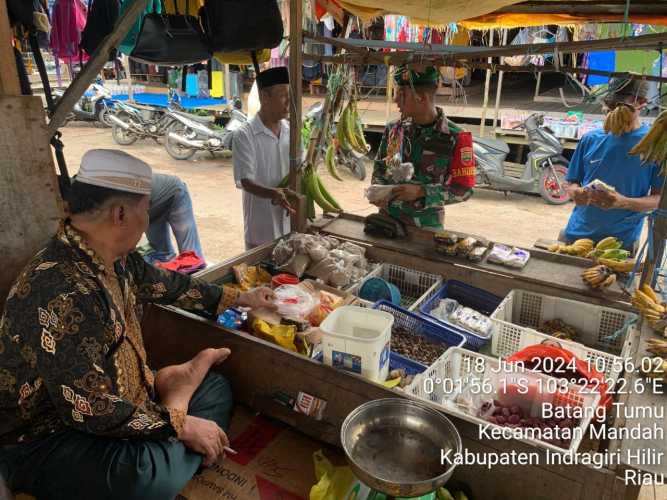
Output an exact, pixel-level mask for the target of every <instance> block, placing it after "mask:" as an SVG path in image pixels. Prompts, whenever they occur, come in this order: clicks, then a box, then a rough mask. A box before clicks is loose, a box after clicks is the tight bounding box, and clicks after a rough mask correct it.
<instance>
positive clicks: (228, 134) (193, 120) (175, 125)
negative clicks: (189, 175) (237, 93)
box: [164, 101, 248, 160]
mask: <svg viewBox="0 0 667 500" xmlns="http://www.w3.org/2000/svg"><path fill="white" fill-rule="evenodd" d="M240 108H241V106H240V101H238V102H235V106H234V108H233V109H232V110H231V111H230V112H229V119H228V120H227V121H226V123H225V125H224V126H218V125H214V124H213V123H212V120H211V117H200V116H196V115H192V114H188V113H183V112H182V111H179V110H176V109H170V110H169V112H168V115H169V117H170V118H171V120H172V121H171V123H170V125H169V127H168V129H167V133H166V137H165V141H164V147H165V149H166V150H167V153H169V155H170V156H171V157H172V158H174V159H175V160H188V159H190V158H192V156H193V155H194V154H195V153H196V152H197V151H208V152H209V153H211V155H215V153H221V152H223V151H229V150H231V149H232V133H233V132H234V130H237V129H238V128H239V127H241V125H243V124H244V123H245V122H246V121H248V117H247V116H246V114H245V113H244V112H243V111H241V109H240Z"/></svg>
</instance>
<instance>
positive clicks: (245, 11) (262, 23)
mask: <svg viewBox="0 0 667 500" xmlns="http://www.w3.org/2000/svg"><path fill="white" fill-rule="evenodd" d="M200 13H201V14H200V17H201V18H202V23H203V25H204V27H205V30H206V36H207V38H208V43H209V47H210V48H211V50H212V51H213V52H237V51H251V50H255V51H260V50H262V49H272V48H274V47H276V46H278V44H279V43H280V41H281V40H282V38H283V18H282V16H281V15H280V9H278V4H277V3H276V0H205V1H204V6H203V7H202V8H201V10H200Z"/></svg>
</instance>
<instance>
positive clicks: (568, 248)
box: [549, 238, 593, 257]
mask: <svg viewBox="0 0 667 500" xmlns="http://www.w3.org/2000/svg"><path fill="white" fill-rule="evenodd" d="M591 250H593V240H589V239H588V238H585V239H581V240H577V241H575V242H574V243H572V244H571V245H564V244H563V243H554V244H553V245H550V246H549V251H550V252H555V253H564V254H566V255H577V256H579V257H583V256H585V255H586V254H588V253H589V252H590V251H591Z"/></svg>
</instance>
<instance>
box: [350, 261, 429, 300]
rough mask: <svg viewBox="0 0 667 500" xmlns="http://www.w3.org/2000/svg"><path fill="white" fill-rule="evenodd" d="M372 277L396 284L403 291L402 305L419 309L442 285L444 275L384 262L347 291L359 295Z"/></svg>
mask: <svg viewBox="0 0 667 500" xmlns="http://www.w3.org/2000/svg"><path fill="white" fill-rule="evenodd" d="M372 277H376V278H382V279H383V280H385V281H388V282H389V283H391V284H393V285H395V286H396V287H397V288H398V290H399V292H401V307H403V308H405V309H407V310H408V311H416V310H418V308H419V306H420V304H422V303H423V302H424V301H425V300H428V299H429V298H430V297H431V296H432V295H433V294H434V293H435V292H436V291H437V290H438V288H439V287H440V286H441V285H442V277H441V276H439V275H437V274H430V273H424V272H422V271H415V270H414V269H409V268H407V267H402V266H397V265H395V264H388V263H383V264H380V265H379V266H377V267H376V268H375V269H373V270H372V271H371V272H370V273H368V274H367V275H366V277H365V278H364V279H363V280H361V281H360V282H359V283H357V284H355V285H353V286H352V287H350V288H348V289H347V290H346V291H347V292H350V293H352V294H354V295H356V296H357V297H358V296H359V288H361V285H362V283H363V282H364V281H365V280H366V279H368V278H372ZM370 304H371V303H370V302H369V305H370Z"/></svg>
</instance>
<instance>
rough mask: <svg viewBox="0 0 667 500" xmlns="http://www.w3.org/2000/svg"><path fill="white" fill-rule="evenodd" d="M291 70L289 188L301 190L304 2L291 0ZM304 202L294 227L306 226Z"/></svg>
mask: <svg viewBox="0 0 667 500" xmlns="http://www.w3.org/2000/svg"><path fill="white" fill-rule="evenodd" d="M289 16H290V35H289V39H290V42H289V73H290V103H291V105H290V117H289V122H290V128H289V130H290V134H289V187H290V189H291V190H292V191H298V189H297V186H298V182H299V167H300V166H301V94H302V89H301V67H302V64H303V58H302V55H303V49H302V47H303V1H302V0H290V11H289ZM305 221H306V217H305V203H299V204H298V206H297V213H296V214H294V215H292V224H291V226H292V230H293V231H299V232H302V231H303V230H304V229H305Z"/></svg>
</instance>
